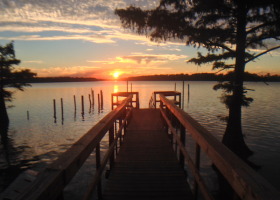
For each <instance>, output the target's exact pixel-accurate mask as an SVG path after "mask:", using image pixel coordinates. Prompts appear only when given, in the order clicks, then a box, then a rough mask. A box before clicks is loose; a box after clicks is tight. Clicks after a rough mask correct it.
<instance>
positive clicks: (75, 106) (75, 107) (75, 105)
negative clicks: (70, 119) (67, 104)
mask: <svg viewBox="0 0 280 200" xmlns="http://www.w3.org/2000/svg"><path fill="white" fill-rule="evenodd" d="M74 109H75V113H76V110H77V104H76V96H75V95H74Z"/></svg>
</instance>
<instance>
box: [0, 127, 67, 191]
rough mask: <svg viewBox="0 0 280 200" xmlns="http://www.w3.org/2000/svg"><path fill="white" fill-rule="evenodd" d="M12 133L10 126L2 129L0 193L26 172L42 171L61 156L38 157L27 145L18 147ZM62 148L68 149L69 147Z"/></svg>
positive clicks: (51, 153) (43, 155) (56, 153)
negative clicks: (30, 170)
mask: <svg viewBox="0 0 280 200" xmlns="http://www.w3.org/2000/svg"><path fill="white" fill-rule="evenodd" d="M11 133H12V130H9V127H8V126H6V127H2V128H1V129H0V135H1V143H0V193H1V192H2V191H3V190H4V189H5V188H6V187H8V186H9V184H10V183H12V182H13V181H14V180H15V179H16V178H17V176H18V175H19V174H20V173H21V172H23V171H24V170H26V169H30V168H32V169H34V170H36V171H40V170H42V169H43V168H45V167H46V166H47V165H48V164H49V162H51V161H53V160H54V159H56V158H57V157H58V155H59V152H56V151H49V152H46V153H44V154H41V155H36V154H35V153H34V152H32V151H31V147H29V146H27V145H20V146H16V145H15V143H14V140H13V138H12V134H11ZM15 133H16V132H15ZM62 148H64V149H67V148H69V145H65V146H63V145H62Z"/></svg>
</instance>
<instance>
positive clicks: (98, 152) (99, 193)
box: [95, 143, 102, 199]
mask: <svg viewBox="0 0 280 200" xmlns="http://www.w3.org/2000/svg"><path fill="white" fill-rule="evenodd" d="M95 151H96V155H95V157H96V171H98V169H99V168H100V166H101V163H100V160H101V159H100V143H98V145H97V146H96V150H95ZM97 196H98V199H102V188H101V179H100V180H99V181H98V184H97Z"/></svg>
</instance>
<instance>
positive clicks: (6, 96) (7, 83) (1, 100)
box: [0, 42, 36, 128]
mask: <svg viewBox="0 0 280 200" xmlns="http://www.w3.org/2000/svg"><path fill="white" fill-rule="evenodd" d="M19 63H20V60H18V59H16V56H15V51H14V45H13V42H10V43H8V44H6V45H5V46H1V45H0V128H3V127H7V126H8V124H9V117H8V113H7V108H6V104H5V101H11V100H12V92H11V90H7V89H6V88H7V87H9V88H16V89H18V90H21V91H23V89H24V87H25V86H30V85H29V84H28V83H26V80H27V79H30V78H33V77H34V76H35V75H36V74H35V73H32V72H31V71H30V70H28V69H23V70H15V68H14V65H19Z"/></svg>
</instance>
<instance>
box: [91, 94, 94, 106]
mask: <svg viewBox="0 0 280 200" xmlns="http://www.w3.org/2000/svg"><path fill="white" fill-rule="evenodd" d="M91 98H92V108H94V91H93V90H92V89H91Z"/></svg>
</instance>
